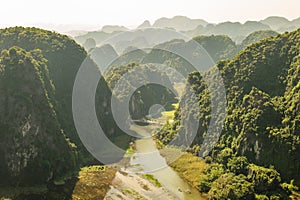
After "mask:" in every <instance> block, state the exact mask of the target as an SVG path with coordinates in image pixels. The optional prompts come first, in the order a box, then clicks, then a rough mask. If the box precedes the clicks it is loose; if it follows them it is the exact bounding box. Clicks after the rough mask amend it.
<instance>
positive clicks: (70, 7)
mask: <svg viewBox="0 0 300 200" xmlns="http://www.w3.org/2000/svg"><path fill="white" fill-rule="evenodd" d="M1 7H2V10H1V13H0V19H1V21H0V25H1V26H2V27H3V26H15V25H37V24H39V23H43V24H47V23H48V24H73V25H75V24H77V25H79V24H81V25H83V24H84V25H90V28H92V27H93V26H92V25H97V26H102V25H107V24H116V25H124V26H129V27H134V26H136V25H139V24H141V23H142V22H143V21H144V20H149V21H150V22H151V23H153V22H154V21H155V20H156V19H158V18H161V17H173V16H176V15H183V16H187V17H190V18H198V19H204V20H206V21H208V22H211V23H217V22H224V21H240V22H245V21H247V20H261V19H264V18H266V17H269V16H274V15H276V16H282V17H286V18H288V19H290V20H292V19H295V18H298V17H299V16H300V15H299V7H300V1H299V0H285V1H282V0H272V1H271V0H265V1H260V0H252V1H240V0H227V1H221V0H210V1H200V0H186V1H182V0H163V1H161V0H152V1H141V0H128V1H117V0H110V1H99V0H98V1H95V0H86V1H69V0H68V1H61V0H52V1H37V0H28V1H16V0H11V1H5V2H2V6H1ZM12 13H13V14H12Z"/></svg>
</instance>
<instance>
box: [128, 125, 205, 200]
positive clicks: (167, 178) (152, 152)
mask: <svg viewBox="0 0 300 200" xmlns="http://www.w3.org/2000/svg"><path fill="white" fill-rule="evenodd" d="M153 128H154V127H153V126H152V125H150V126H147V127H143V126H133V127H132V130H134V131H136V132H137V133H138V134H140V135H142V136H144V137H145V138H144V139H138V140H136V141H135V148H136V153H135V154H134V155H133V156H132V159H131V161H130V164H131V165H133V166H139V170H140V172H141V173H147V174H152V175H154V177H155V178H156V179H157V180H158V181H159V182H160V183H161V184H162V185H163V186H164V187H165V188H166V189H167V190H169V191H170V192H171V193H172V194H174V196H176V197H177V198H178V199H180V200H201V199H205V198H204V197H203V196H201V194H200V193H199V191H198V190H197V189H195V188H193V187H192V186H191V185H189V184H188V183H187V182H186V181H185V180H183V179H182V178H181V177H180V176H179V175H178V174H177V173H176V172H175V171H174V170H173V169H172V168H171V167H169V166H168V165H167V163H166V160H165V159H164V158H163V157H162V156H161V155H160V153H159V151H158V150H157V148H156V145H155V142H154V141H153V139H152V137H151V131H152V130H153ZM156 199H159V197H157V198H156Z"/></svg>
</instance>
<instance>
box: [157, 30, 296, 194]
mask: <svg viewBox="0 0 300 200" xmlns="http://www.w3.org/2000/svg"><path fill="white" fill-rule="evenodd" d="M299 44H300V30H297V31H295V32H291V33H285V34H283V35H279V36H277V37H273V38H269V39H266V40H263V41H260V42H258V43H254V44H252V45H250V46H248V47H247V48H246V49H245V50H243V51H241V52H240V53H239V54H238V55H236V56H235V57H234V58H233V59H232V60H225V61H221V62H219V63H218V64H217V65H216V67H215V68H214V69H212V70H216V69H219V70H220V72H221V75H222V77H223V81H224V84H225V88H226V93H227V105H226V107H227V116H226V119H225V123H224V126H223V130H222V135H221V137H220V139H219V141H218V143H217V145H216V146H215V147H214V149H213V151H212V152H211V153H210V155H211V156H212V158H213V160H214V161H215V162H216V163H221V164H222V165H225V166H226V165H228V158H234V157H236V156H237V157H239V156H245V157H246V158H247V160H248V161H249V162H250V163H254V164H257V165H261V166H265V167H269V166H271V165H272V166H274V167H275V169H276V170H278V172H279V173H280V175H281V177H282V180H285V181H289V180H292V179H295V180H296V182H297V184H299V182H300V178H299V174H300V157H299V155H300V139H299V127H300V115H299V108H300V101H299V97H300V90H299V88H300V87H299V84H300V81H299V80H300V78H299V77H300V74H299V73H300V71H299V70H300V62H299V61H300V59H299V55H300V46H299ZM209 74H210V73H206V74H204V76H209ZM188 82H189V83H190V84H191V85H192V87H187V90H194V91H195V92H196V93H197V94H198V98H199V105H195V104H193V105H189V106H186V107H185V108H179V109H178V110H177V114H176V115H175V122H174V123H173V124H168V125H166V126H165V127H164V129H163V130H162V131H161V132H160V133H159V134H158V136H157V137H158V138H159V139H160V140H161V141H163V142H164V143H166V144H167V143H168V142H169V141H170V140H171V139H172V138H173V137H174V134H175V135H176V133H177V132H178V130H179V129H180V128H182V127H180V126H179V123H178V122H179V120H180V117H182V116H183V115H184V116H186V115H189V113H191V112H193V110H194V109H195V107H198V106H199V108H200V114H201V116H200V126H199V129H198V133H197V137H196V139H195V140H194V145H195V146H194V149H199V148H196V147H197V146H198V145H201V144H202V142H203V139H204V136H205V135H206V131H207V128H208V125H209V120H210V118H211V113H210V111H211V105H210V96H209V92H208V90H207V87H206V85H205V83H204V81H203V79H202V76H201V74H199V73H196V72H195V73H192V74H190V76H189V78H188ZM214 89H218V88H214ZM186 99H189V96H184V97H183V98H182V100H186ZM220 103H223V102H220ZM202 145H203V144H202ZM228 148H229V149H230V151H232V152H231V153H230V154H228V153H226V152H228ZM224 151H225V152H224ZM225 155H227V159H225V161H224V158H226V156H225ZM224 156H225V157H224ZM219 157H222V159H220V158H219ZM221 168H223V167H221ZM252 171H253V170H252ZM224 173H225V172H224ZM248 173H250V171H247V173H245V175H246V176H250V174H248ZM262 173H263V174H265V172H262ZM208 174H211V173H210V172H208ZM221 174H223V173H221ZM236 174H239V173H236ZM266 174H268V173H267V172H266ZM219 176H220V175H218V176H217V177H219ZM268 176H270V174H268V175H266V177H268ZM221 177H223V178H222V179H223V180H218V181H217V182H216V183H214V184H218V185H215V187H214V188H219V187H223V186H221V185H220V184H224V183H226V181H225V179H228V180H229V179H230V180H231V181H237V182H240V181H243V180H247V179H245V178H241V177H239V178H238V179H239V180H238V179H235V178H232V175H231V174H227V175H226V176H221ZM248 178H249V177H248ZM214 180H216V179H214ZM214 180H210V182H212V181H214ZM248 181H249V180H248ZM277 186H278V183H277ZM256 187H257V186H256ZM263 187H265V185H264V186H263ZM275 190H276V189H275V188H274V187H271V188H268V187H267V189H262V191H260V190H259V189H257V188H254V191H255V192H257V193H259V192H262V193H266V192H270V191H275ZM210 193H213V191H210ZM250 193H251V192H250ZM212 195H213V194H212ZM268 195H270V194H268ZM213 196H214V195H213Z"/></svg>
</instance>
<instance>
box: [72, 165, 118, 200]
mask: <svg viewBox="0 0 300 200" xmlns="http://www.w3.org/2000/svg"><path fill="white" fill-rule="evenodd" d="M115 174H116V170H114V169H112V168H109V167H103V166H90V167H84V168H82V169H81V171H80V172H79V176H78V178H79V180H78V181H77V183H76V185H75V188H74V191H73V195H72V199H73V200H82V199H104V197H105V195H106V193H107V192H108V190H109V189H110V187H109V186H110V184H111V182H112V180H113V179H114V177H115Z"/></svg>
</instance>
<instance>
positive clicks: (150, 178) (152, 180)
mask: <svg viewBox="0 0 300 200" xmlns="http://www.w3.org/2000/svg"><path fill="white" fill-rule="evenodd" d="M142 178H145V179H147V180H148V181H150V182H151V183H152V184H153V185H154V186H156V187H162V185H161V183H160V182H159V181H158V180H157V179H156V178H154V176H153V175H152V174H143V175H142Z"/></svg>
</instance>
